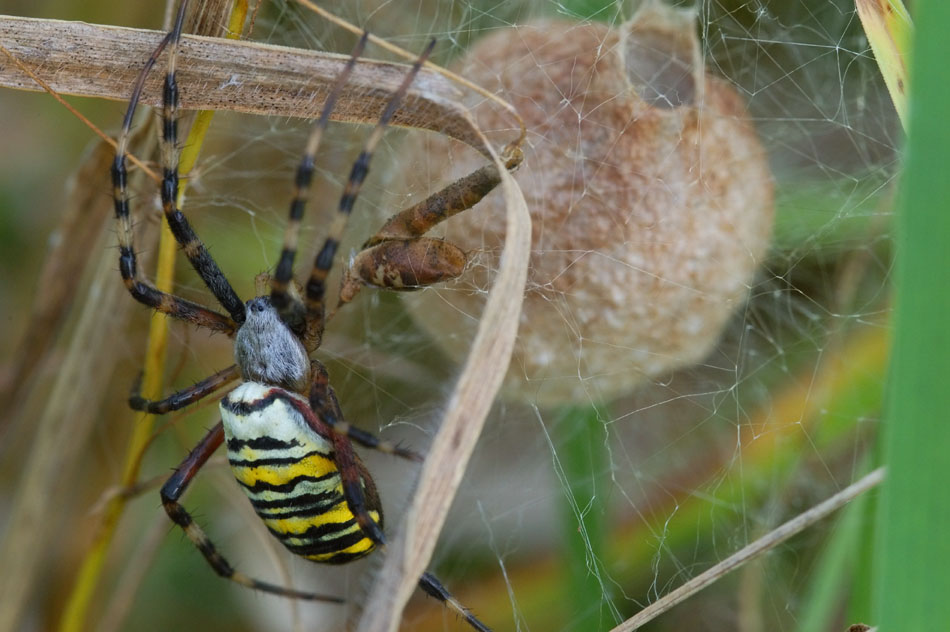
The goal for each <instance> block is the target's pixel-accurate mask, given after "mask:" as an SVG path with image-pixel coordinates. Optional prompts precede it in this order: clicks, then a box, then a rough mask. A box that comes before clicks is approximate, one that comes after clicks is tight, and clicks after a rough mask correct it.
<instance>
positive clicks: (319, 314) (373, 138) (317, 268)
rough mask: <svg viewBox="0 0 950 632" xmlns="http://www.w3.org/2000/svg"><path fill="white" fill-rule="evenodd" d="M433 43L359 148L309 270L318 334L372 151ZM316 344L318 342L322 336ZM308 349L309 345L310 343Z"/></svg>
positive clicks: (311, 313) (310, 308) (309, 299)
mask: <svg viewBox="0 0 950 632" xmlns="http://www.w3.org/2000/svg"><path fill="white" fill-rule="evenodd" d="M434 46H435V40H432V41H431V42H429V45H428V46H427V47H426V49H425V50H424V51H423V52H422V54H421V55H419V58H418V59H416V61H415V63H414V64H413V65H412V69H411V70H410V71H409V72H408V73H407V74H406V76H405V78H404V79H403V81H402V83H401V84H400V85H399V88H398V89H397V90H396V91H395V92H394V93H393V95H392V97H390V99H389V102H388V103H387V104H386V107H385V109H384V110H383V113H382V115H381V116H380V117H379V121H378V122H377V123H376V127H375V128H373V131H372V132H371V133H370V135H369V138H367V140H366V143H365V144H364V145H363V149H362V151H360V154H359V156H358V157H357V159H356V161H355V162H354V163H353V167H352V169H351V170H350V176H349V179H348V180H347V182H346V186H345V187H344V189H343V195H342V196H341V197H340V203H339V206H338V208H337V214H336V217H335V218H334V219H333V223H331V224H330V228H329V230H328V231H327V237H326V240H325V241H324V242H323V246H322V247H321V249H320V252H319V254H317V256H316V258H315V259H314V262H313V269H312V270H311V272H310V278H309V280H308V281H307V284H306V303H305V304H306V312H307V320H308V321H309V322H314V323H316V325H315V330H316V331H317V332H318V333H319V334H322V332H323V326H324V319H325V305H324V297H325V294H326V280H327V276H328V275H329V273H330V269H331V268H332V267H333V258H334V257H335V256H336V251H337V249H338V248H339V247H340V239H341V238H342V237H343V232H344V231H345V229H346V224H347V221H348V220H349V217H350V213H351V212H352V211H353V205H354V203H355V202H356V197H357V196H358V195H359V192H360V187H361V186H362V184H363V180H365V179H366V174H367V173H368V172H369V163H370V159H371V158H372V156H373V151H374V150H375V149H376V145H377V144H379V141H380V139H382V137H383V132H384V131H385V130H386V127H387V126H388V125H389V121H390V120H391V119H392V117H393V114H395V113H396V109H397V108H398V107H399V103H400V101H401V100H402V98H403V96H404V95H405V93H406V90H407V89H408V88H409V84H410V83H412V81H413V80H414V79H415V77H416V75H417V74H418V73H419V69H420V68H421V67H422V64H423V63H425V60H426V59H427V58H428V56H429V54H430V53H431V52H432V48H433V47H434ZM311 344H313V343H311ZM315 344H316V345H319V336H318V337H317V340H316V341H315ZM308 348H310V346H309V345H308Z"/></svg>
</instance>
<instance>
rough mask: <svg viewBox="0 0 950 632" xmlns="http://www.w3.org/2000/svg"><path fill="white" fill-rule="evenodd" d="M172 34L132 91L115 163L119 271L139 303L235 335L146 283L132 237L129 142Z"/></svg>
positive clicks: (214, 315)
mask: <svg viewBox="0 0 950 632" xmlns="http://www.w3.org/2000/svg"><path fill="white" fill-rule="evenodd" d="M171 35H172V34H171V33H169V34H168V35H166V36H165V38H164V39H163V40H162V41H161V43H159V45H158V47H156V49H155V51H154V52H153V53H152V55H151V57H149V59H148V61H147V62H146V63H145V67H144V68H143V69H142V72H141V73H140V74H139V76H138V79H136V82H135V87H134V89H133V91H132V98H131V100H130V101H129V109H128V110H127V111H126V113H125V119H124V121H123V124H122V132H121V134H119V140H118V144H117V147H116V153H115V160H114V162H113V163H112V189H113V193H112V195H113V200H114V206H115V219H116V233H118V237H119V272H120V273H121V275H122V281H123V282H124V283H125V286H126V288H128V290H129V293H130V294H131V295H132V298H134V299H135V300H137V301H138V302H140V303H142V304H144V305H147V306H148V307H151V308H152V309H154V310H156V311H159V312H162V313H163V314H168V315H169V316H172V317H174V318H178V319H180V320H184V321H188V322H190V323H192V324H194V325H196V326H198V327H205V328H207V329H211V330H213V331H220V332H224V333H226V334H228V335H232V334H233V333H234V331H235V330H236V329H237V324H236V323H235V322H234V321H233V320H231V318H229V317H227V316H225V315H223V314H219V313H218V312H215V311H212V310H210V309H207V308H205V307H202V306H201V305H198V304H197V303H193V302H191V301H187V300H185V299H183V298H179V297H177V296H174V295H173V294H168V293H166V292H162V291H160V290H158V289H156V288H155V287H153V286H152V285H151V284H149V283H148V282H146V281H144V280H143V279H142V278H141V277H140V275H139V271H138V262H137V259H136V256H135V246H134V243H133V238H132V235H133V232H132V220H131V218H130V216H129V194H128V182H127V181H128V172H127V171H126V167H125V154H126V147H127V146H128V141H129V130H130V128H131V127H132V116H133V115H134V113H135V105H136V104H137V103H138V100H139V97H140V96H141V94H142V88H143V87H144V85H145V78H146V77H147V76H148V72H149V71H150V70H151V69H152V67H153V66H154V65H155V63H156V61H157V60H158V56H159V55H160V54H161V52H162V51H163V50H164V49H165V47H166V46H167V45H168V43H169V41H170V40H171Z"/></svg>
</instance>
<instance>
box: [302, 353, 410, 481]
mask: <svg viewBox="0 0 950 632" xmlns="http://www.w3.org/2000/svg"><path fill="white" fill-rule="evenodd" d="M310 371H311V376H312V377H311V382H310V407H311V408H312V409H313V411H314V412H315V413H316V414H317V416H318V417H319V418H320V419H321V420H322V421H323V422H324V423H325V424H326V425H327V426H329V427H330V428H331V429H332V430H333V432H335V433H337V434H340V435H343V436H345V437H348V438H349V439H350V440H352V441H355V442H356V443H358V444H360V445H361V446H363V447H364V448H369V449H371V450H378V451H379V452H385V453H386V454H392V455H395V456H398V457H402V458H404V459H408V460H409V461H416V462H417V463H418V462H422V455H420V454H418V453H417V452H413V451H412V450H407V449H406V448H401V447H399V446H397V445H394V444H392V443H390V442H388V441H383V440H382V439H380V438H378V437H377V436H376V435H374V434H372V433H371V432H367V431H365V430H361V429H359V428H357V427H355V426H351V425H350V424H348V423H347V422H346V421H344V420H343V412H342V411H341V410H340V403H339V401H338V400H337V398H336V394H335V393H334V392H333V387H332V386H330V378H329V375H328V374H327V369H326V367H324V366H323V364H321V363H320V362H317V361H316V360H313V361H312V362H311V363H310Z"/></svg>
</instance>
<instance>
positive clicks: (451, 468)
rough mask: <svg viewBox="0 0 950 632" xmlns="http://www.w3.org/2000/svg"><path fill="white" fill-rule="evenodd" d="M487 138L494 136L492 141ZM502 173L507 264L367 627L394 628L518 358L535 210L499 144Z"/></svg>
mask: <svg viewBox="0 0 950 632" xmlns="http://www.w3.org/2000/svg"><path fill="white" fill-rule="evenodd" d="M486 144H487V141H486ZM492 159H493V160H494V162H495V165H496V166H497V167H498V172H499V173H500V174H502V182H501V184H502V190H503V192H504V196H505V205H506V209H507V215H506V219H507V222H506V227H507V232H506V235H505V244H504V251H503V254H502V257H501V265H500V267H499V269H498V274H497V276H496V277H495V280H494V284H493V286H492V289H491V291H490V292H489V295H488V300H487V302H486V304H485V310H484V312H483V313H482V316H481V319H480V320H479V326H478V333H477V334H476V336H475V341H474V342H473V343H472V348H471V351H470V352H469V355H468V359H467V360H466V362H465V366H464V368H463V370H462V374H461V377H460V378H459V381H458V383H457V384H456V385H455V389H454V390H453V392H452V396H451V398H450V399H449V403H448V407H447V411H446V413H445V415H444V417H443V419H442V426H441V427H440V428H439V431H438V433H437V434H436V436H435V440H434V441H433V442H432V446H431V447H430V449H429V453H428V456H427V457H426V460H425V464H424V465H423V468H422V474H421V478H420V480H419V486H418V488H417V489H416V492H415V494H414V496H413V498H412V502H411V504H410V507H409V511H408V512H407V514H406V518H405V520H404V522H403V524H402V525H401V526H400V528H399V530H398V533H397V535H396V537H395V538H394V539H393V540H392V541H391V544H390V545H389V547H388V549H387V558H386V561H385V562H384V564H383V568H382V571H381V572H380V574H379V576H378V577H377V579H376V582H375V584H374V586H373V590H372V593H371V595H370V598H369V602H368V604H367V607H366V609H365V610H364V612H363V616H362V618H361V619H360V622H359V628H358V629H359V630H361V631H363V632H381V631H385V630H389V631H394V630H396V629H397V628H398V626H399V621H400V619H401V617H402V611H403V608H404V607H405V605H406V602H407V601H408V599H409V596H410V595H411V594H412V592H413V590H415V587H416V583H417V582H418V581H419V577H420V576H421V575H422V573H423V572H424V571H425V570H426V567H427V566H428V564H429V560H430V559H431V557H432V551H433V549H434V548H435V545H436V542H438V539H439V533H440V531H441V530H442V525H443V524H444V522H445V518H446V516H447V514H448V511H449V507H450V505H451V504H452V499H453V498H454V497H455V491H456V490H457V489H458V486H459V484H460V483H461V481H462V475H463V474H464V473H465V468H466V466H467V465H468V461H469V458H470V457H471V455H472V451H473V450H474V449H475V443H476V442H477V441H478V437H479V435H480V434H481V430H482V427H483V426H484V424H485V419H486V417H487V415H488V412H489V410H490V409H491V405H492V402H494V399H495V395H496V393H497V392H498V389H499V388H500V387H501V383H502V380H503V378H504V376H505V369H506V368H507V367H508V362H509V361H510V359H511V353H512V351H513V349H514V343H515V337H516V335H517V332H518V321H519V317H520V315H521V304H522V299H523V297H524V286H525V282H526V280H527V274H528V255H529V254H530V250H531V217H530V215H529V214H528V208H527V205H526V203H525V200H524V197H523V195H522V194H521V189H520V188H519V187H518V185H517V184H516V183H515V180H514V178H512V177H511V175H510V174H509V173H508V171H507V170H506V169H505V168H504V165H503V163H502V161H501V159H500V158H499V157H498V155H497V154H496V153H495V152H494V150H492Z"/></svg>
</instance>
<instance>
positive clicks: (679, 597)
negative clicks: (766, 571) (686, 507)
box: [611, 467, 884, 632]
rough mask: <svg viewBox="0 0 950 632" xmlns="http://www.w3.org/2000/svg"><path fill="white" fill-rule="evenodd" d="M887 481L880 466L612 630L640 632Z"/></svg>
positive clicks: (613, 631)
mask: <svg viewBox="0 0 950 632" xmlns="http://www.w3.org/2000/svg"><path fill="white" fill-rule="evenodd" d="M883 480H884V468H883V467H879V468H878V469H876V470H874V471H873V472H871V473H870V474H867V475H866V476H864V477H863V478H861V479H860V480H859V481H857V482H856V483H853V484H851V485H849V486H848V487H845V488H844V489H842V490H841V491H840V492H838V493H837V494H835V495H834V496H831V497H830V498H828V499H826V500H824V501H822V502H820V503H818V504H817V505H815V506H814V507H812V508H811V509H809V510H807V511H804V512H802V513H800V514H798V515H797V516H795V517H794V518H792V519H791V520H789V521H788V522H785V523H784V524H782V525H780V526H778V527H776V528H775V529H773V530H772V531H770V532H769V533H767V534H765V535H764V536H762V537H761V538H759V539H758V540H756V541H755V542H752V543H751V544H749V545H748V546H746V547H744V548H742V549H741V550H739V551H737V552H736V553H734V554H732V555H731V556H729V557H728V558H726V559H724V560H723V561H721V562H719V563H718V564H716V565H715V566H713V567H712V568H710V569H709V570H707V571H706V572H704V573H701V574H700V575H697V576H696V577H694V578H693V579H691V580H689V581H688V582H686V583H685V584H683V585H682V586H680V587H679V588H677V589H676V590H674V591H672V592H670V593H668V594H666V595H664V596H663V597H661V598H660V599H658V600H657V601H655V602H654V603H652V604H650V605H649V606H647V607H646V608H644V609H643V610H641V611H640V612H638V613H637V614H635V615H634V616H632V617H630V618H629V619H627V620H626V621H624V622H623V623H621V624H620V625H618V626H617V627H615V628H614V629H613V630H611V632H631V631H632V630H636V629H637V628H639V627H640V626H642V625H644V624H646V623H648V622H649V621H652V620H653V619H655V618H656V617H658V616H660V615H661V614H663V613H664V612H666V611H668V610H670V609H671V608H673V607H674V606H676V605H677V604H680V603H682V602H683V601H685V600H686V599H688V598H689V597H691V596H693V595H694V594H696V593H697V592H699V591H700V590H702V589H703V588H706V587H707V586H709V585H710V584H713V583H715V582H716V581H718V580H719V579H721V578H722V577H724V576H725V575H727V574H729V573H731V572H732V571H734V570H736V569H737V568H739V567H741V566H742V565H744V564H746V563H748V562H749V561H750V560H753V559H755V558H757V557H758V556H760V555H762V554H763V553H767V552H768V551H771V550H772V549H774V548H775V547H777V546H778V545H779V544H781V543H782V542H785V541H786V540H788V539H789V538H790V537H792V536H793V535H796V534H798V533H801V532H802V531H804V530H805V529H806V528H807V527H809V526H811V525H813V524H815V523H816V522H818V521H819V520H822V519H824V518H827V517H828V516H830V515H831V514H833V513H834V512H835V511H837V510H839V509H841V508H842V507H844V506H845V505H847V504H848V503H849V502H851V501H852V500H854V499H855V498H857V497H858V496H860V495H861V494H863V493H864V492H866V491H868V490H869V489H873V488H874V487H876V486H878V485H880V483H881V481H883Z"/></svg>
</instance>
